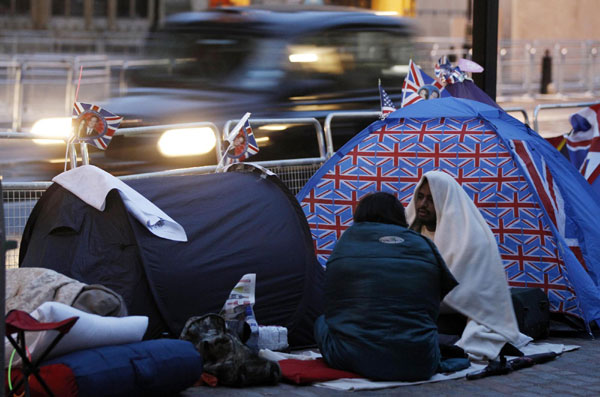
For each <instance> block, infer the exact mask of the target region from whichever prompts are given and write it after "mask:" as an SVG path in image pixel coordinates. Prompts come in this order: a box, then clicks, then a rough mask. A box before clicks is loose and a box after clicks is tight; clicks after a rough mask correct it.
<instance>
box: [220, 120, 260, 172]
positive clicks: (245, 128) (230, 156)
mask: <svg viewBox="0 0 600 397" xmlns="http://www.w3.org/2000/svg"><path fill="white" fill-rule="evenodd" d="M249 119H250V113H246V114H245V115H244V116H243V117H242V119H241V120H240V121H239V122H238V123H237V125H236V126H235V127H234V128H233V129H232V130H231V133H230V134H229V136H228V137H227V140H226V142H228V143H229V146H228V147H227V149H226V150H225V152H224V154H223V158H222V159H221V162H220V163H219V166H218V167H217V171H218V170H220V169H221V168H222V166H223V165H230V164H234V163H239V162H240V161H244V160H246V159H247V158H248V157H250V156H253V155H255V154H256V153H258V151H259V150H260V149H259V147H258V143H256V138H255V137H254V133H253V132H252V127H251V126H250V121H249Z"/></svg>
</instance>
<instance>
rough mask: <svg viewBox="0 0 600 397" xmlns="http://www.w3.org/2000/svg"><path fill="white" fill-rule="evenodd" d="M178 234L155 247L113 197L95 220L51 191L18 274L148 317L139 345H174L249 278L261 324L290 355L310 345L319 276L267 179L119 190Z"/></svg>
mask: <svg viewBox="0 0 600 397" xmlns="http://www.w3.org/2000/svg"><path fill="white" fill-rule="evenodd" d="M128 184H129V185H130V186H131V187H133V188H134V189H135V190H137V191H138V192H140V193H141V194H142V195H143V196H145V197H146V198H148V199H149V200H150V201H152V202H153V203H154V204H156V205H157V206H158V207H159V208H161V209H162V210H163V211H165V212H166V213H167V214H169V216H171V217H172V218H173V219H174V220H176V221H177V222H178V223H179V224H181V225H182V226H183V227H184V229H185V230H186V234H187V237H188V242H185V243H184V242H177V241H171V240H165V239H162V238H158V237H157V236H155V235H154V234H152V233H150V232H149V231H148V229H147V228H146V227H144V225H142V224H141V223H140V222H138V221H137V220H135V219H134V218H133V217H132V216H131V215H130V214H129V213H128V212H127V211H126V210H125V207H124V204H123V200H122V199H121V196H120V195H119V194H118V192H117V191H115V190H113V191H111V192H110V193H109V195H108V196H107V199H106V208H105V210H104V211H98V210H96V209H95V208H93V207H91V206H89V205H87V204H86V203H84V202H83V201H81V200H80V199H79V198H78V197H76V196H75V195H73V194H72V193H70V192H69V191H67V190H65V189H64V188H62V187H61V186H60V185H58V184H53V185H52V186H50V188H49V189H48V190H47V191H46V192H45V193H44V195H43V196H42V197H41V198H40V200H39V201H38V203H37V204H36V206H35V207H34V209H33V211H32V213H31V215H30V217H29V219H28V221H27V225H26V227H25V231H24V233H23V240H22V244H21V250H20V266H21V267H46V268H50V269H53V270H55V271H57V272H60V273H62V274H65V275H67V276H69V277H71V278H74V279H77V280H80V281H82V282H85V283H87V284H102V285H105V286H106V287H109V288H111V289H113V290H115V291H116V292H118V293H120V294H121V295H122V296H123V298H124V300H125V303H126V304H127V308H128V310H129V313H130V314H132V315H146V316H148V317H149V320H150V322H149V329H148V331H147V334H146V337H148V338H154V337H159V336H161V334H162V333H163V332H168V333H169V334H171V335H172V336H174V337H178V336H179V334H180V332H181V330H182V328H183V326H184V325H185V322H186V321H187V320H188V319H189V318H190V317H192V316H198V315H203V314H206V313H218V312H219V311H220V310H221V308H222V307H223V304H224V303H225V300H226V299H227V298H228V296H229V293H230V291H231V290H232V288H233V287H234V286H235V285H236V284H237V282H238V281H239V280H240V278H241V277H242V276H243V275H244V274H246V273H256V303H255V305H254V311H255V314H256V318H257V321H258V322H259V324H262V325H282V326H285V327H287V328H288V339H289V344H290V346H305V345H310V344H313V343H314V342H313V333H312V325H313V322H314V320H315V318H316V317H317V316H318V315H319V314H320V313H321V312H322V299H321V296H322V294H321V292H322V282H323V280H324V274H323V273H324V272H323V269H322V268H321V266H319V264H318V262H317V260H316V258H315V255H314V253H313V247H312V241H311V239H310V232H309V229H308V225H307V224H306V219H305V217H304V215H303V213H302V210H301V209H300V206H299V205H298V202H297V201H296V200H295V198H294V196H293V195H292V194H291V193H290V191H289V190H288V189H287V188H286V187H285V186H284V185H283V184H282V183H281V181H279V179H278V178H277V177H276V176H267V175H265V174H262V173H260V172H259V171H258V170H254V169H251V170H250V172H241V171H240V172H227V173H221V174H210V175H187V176H171V177H155V178H146V179H139V180H133V181H128Z"/></svg>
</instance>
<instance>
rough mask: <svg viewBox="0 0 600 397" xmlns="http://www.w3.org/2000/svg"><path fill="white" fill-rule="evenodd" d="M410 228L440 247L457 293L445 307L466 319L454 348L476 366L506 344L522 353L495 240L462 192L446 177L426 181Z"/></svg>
mask: <svg viewBox="0 0 600 397" xmlns="http://www.w3.org/2000/svg"><path fill="white" fill-rule="evenodd" d="M406 213H407V218H408V222H409V224H410V225H411V228H412V229H413V230H415V231H417V232H420V233H421V234H423V235H424V236H426V237H428V238H429V239H431V240H432V241H433V242H434V243H435V245H436V246H437V248H438V250H439V252H440V253H441V255H442V258H443V259H444V261H446V264H447V265H448V268H449V269H450V272H451V273H452V274H453V276H454V277H455V278H456V279H457V280H458V282H459V285H458V287H456V288H454V289H453V290H452V291H451V292H450V293H449V294H448V295H446V297H445V299H444V301H443V302H442V311H443V310H444V306H446V308H450V309H451V310H454V311H457V312H459V313H461V314H463V315H464V316H466V317H467V324H466V326H465V329H464V331H463V333H462V336H461V337H460V339H459V341H458V342H457V343H456V345H457V346H459V347H461V348H462V349H464V350H465V352H466V353H467V354H468V355H469V358H470V359H471V360H473V361H482V360H491V359H495V358H496V357H497V356H498V354H499V353H500V350H501V349H502V347H503V346H504V345H505V344H506V343H507V342H509V343H511V344H512V345H513V346H515V347H517V348H520V347H523V346H524V345H526V344H527V343H528V342H530V341H531V338H530V337H528V336H526V335H524V334H522V333H520V332H519V327H518V325H517V320H516V317H515V313H514V309H513V305H512V300H511V297H510V292H509V290H508V282H507V280H506V275H505V272H504V267H503V264H502V258H501V257H500V253H499V251H498V245H497V243H496V239H495V237H494V235H493V234H492V231H491V230H490V228H489V226H488V225H487V224H486V222H485V220H484V219H483V217H482V216H481V214H480V213H479V210H478V209H477V207H476V206H475V204H474V203H473V201H471V199H470V198H469V196H468V195H467V193H466V192H465V191H464V190H463V189H462V187H461V186H460V185H459V184H458V183H457V182H456V181H455V180H454V179H453V178H452V177H451V176H450V175H448V174H446V173H444V172H441V171H430V172H427V173H425V174H424V175H423V178H422V179H421V181H419V183H418V185H417V187H416V188H415V193H414V196H413V199H412V200H411V202H410V204H409V205H408V207H407V209H406Z"/></svg>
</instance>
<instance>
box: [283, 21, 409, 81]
mask: <svg viewBox="0 0 600 397" xmlns="http://www.w3.org/2000/svg"><path fill="white" fill-rule="evenodd" d="M412 51H413V47H412V41H411V39H410V37H409V36H407V35H405V34H401V33H395V32H390V31H369V30H332V31H327V32H318V33H315V34H311V35H307V36H304V37H301V38H299V39H297V40H295V41H294V42H293V43H291V44H289V45H288V47H287V53H288V62H287V64H286V68H287V72H288V75H289V77H290V78H292V79H307V78H313V79H314V78H317V77H319V78H321V79H326V80H328V81H329V82H332V83H335V84H336V85H338V86H339V87H340V88H344V89H363V88H372V87H373V86H374V85H377V79H378V78H382V79H383V80H386V81H387V82H389V84H390V85H398V84H399V83H401V81H402V78H403V77H404V76H405V75H406V65H407V64H408V61H409V59H410V57H411V55H412ZM390 80H396V81H390Z"/></svg>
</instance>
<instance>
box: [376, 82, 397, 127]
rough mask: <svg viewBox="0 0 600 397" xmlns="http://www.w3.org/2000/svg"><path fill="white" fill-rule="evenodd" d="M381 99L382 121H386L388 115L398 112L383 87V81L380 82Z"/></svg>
mask: <svg viewBox="0 0 600 397" xmlns="http://www.w3.org/2000/svg"><path fill="white" fill-rule="evenodd" d="M379 99H380V103H381V120H383V119H385V118H386V117H387V116H388V114H390V113H392V112H393V111H395V110H396V107H395V106H394V102H392V100H391V99H390V96H389V95H388V94H387V92H385V90H384V89H383V88H382V87H381V80H380V81H379Z"/></svg>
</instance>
